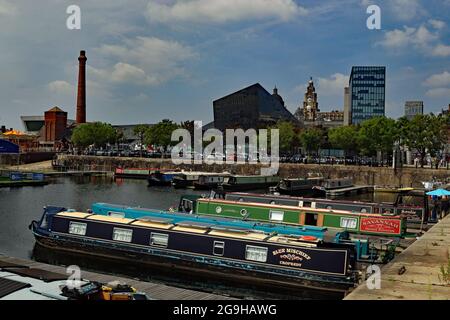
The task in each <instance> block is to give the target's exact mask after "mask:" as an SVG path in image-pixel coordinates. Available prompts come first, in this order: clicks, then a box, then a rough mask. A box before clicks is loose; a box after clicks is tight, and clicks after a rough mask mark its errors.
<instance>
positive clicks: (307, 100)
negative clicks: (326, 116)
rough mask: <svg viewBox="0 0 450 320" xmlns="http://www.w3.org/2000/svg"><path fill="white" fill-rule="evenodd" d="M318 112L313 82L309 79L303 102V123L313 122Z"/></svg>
mask: <svg viewBox="0 0 450 320" xmlns="http://www.w3.org/2000/svg"><path fill="white" fill-rule="evenodd" d="M319 111H320V110H319V103H318V102H317V93H316V88H315V87H314V82H313V80H312V77H311V78H310V80H309V82H308V87H307V89H306V92H305V97H304V100H303V119H304V120H305V121H315V120H316V119H317V113H318V112H319Z"/></svg>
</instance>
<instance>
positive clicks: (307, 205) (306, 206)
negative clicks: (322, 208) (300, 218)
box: [303, 201, 311, 208]
mask: <svg viewBox="0 0 450 320" xmlns="http://www.w3.org/2000/svg"><path fill="white" fill-rule="evenodd" d="M303 207H305V208H311V202H310V201H303Z"/></svg>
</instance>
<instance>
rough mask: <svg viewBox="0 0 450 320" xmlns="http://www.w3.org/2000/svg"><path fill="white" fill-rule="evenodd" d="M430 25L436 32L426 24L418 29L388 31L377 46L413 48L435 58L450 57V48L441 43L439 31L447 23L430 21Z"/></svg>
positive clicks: (406, 28) (407, 28)
mask: <svg viewBox="0 0 450 320" xmlns="http://www.w3.org/2000/svg"><path fill="white" fill-rule="evenodd" d="M429 23H430V24H432V25H433V27H434V28H435V30H429V29H428V28H427V27H426V26H425V25H424V24H422V25H421V26H419V27H418V28H412V27H408V26H404V27H403V29H394V30H391V31H387V32H386V33H385V34H384V38H383V40H382V41H379V42H377V43H376V45H381V46H383V47H385V48H386V49H390V50H400V49H405V48H413V49H416V50H419V51H420V52H422V53H423V54H426V55H431V56H434V57H448V56H450V46H448V45H445V44H442V43H440V33H439V30H440V29H441V28H443V27H444V26H445V23H444V22H443V21H439V20H429Z"/></svg>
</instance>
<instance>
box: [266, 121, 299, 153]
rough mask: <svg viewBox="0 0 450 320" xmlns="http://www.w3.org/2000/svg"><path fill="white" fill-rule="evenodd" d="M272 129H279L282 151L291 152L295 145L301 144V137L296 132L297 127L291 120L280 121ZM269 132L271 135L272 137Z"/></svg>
mask: <svg viewBox="0 0 450 320" xmlns="http://www.w3.org/2000/svg"><path fill="white" fill-rule="evenodd" d="M271 129H278V130H279V138H280V140H279V143H280V151H282V152H290V151H292V150H293V149H294V148H295V147H298V146H299V143H300V141H299V140H300V139H299V137H298V134H297V132H296V128H295V127H294V125H293V124H292V122H289V121H279V122H278V123H277V124H276V125H275V126H274V127H272V128H271ZM270 136H271V135H270V132H269V137H270ZM268 143H269V144H270V138H269V139H268Z"/></svg>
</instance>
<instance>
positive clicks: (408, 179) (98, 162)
mask: <svg viewBox="0 0 450 320" xmlns="http://www.w3.org/2000/svg"><path fill="white" fill-rule="evenodd" d="M58 159H59V160H60V163H64V165H66V166H68V167H71V168H77V167H80V168H81V167H86V166H91V167H92V166H94V167H95V168H96V169H97V170H102V169H103V170H108V171H113V170H114V168H116V167H123V168H159V169H169V170H179V169H182V170H186V171H207V172H223V171H227V172H230V173H232V174H246V175H253V174H259V173H260V170H261V167H262V166H261V165H259V164H256V165H250V164H222V165H217V164H214V165H206V164H195V165H194V164H192V165H187V164H184V165H175V164H173V163H172V161H171V160H170V159H147V158H122V157H96V156H73V155H58ZM308 173H320V174H322V175H323V176H324V177H326V178H344V177H350V178H352V179H353V182H354V183H355V184H356V185H377V186H392V187H400V186H402V187H422V184H421V182H422V181H430V180H432V179H436V180H439V181H444V180H446V179H448V178H449V177H450V170H446V169H438V170H436V169H430V168H411V167H406V168H401V169H396V170H394V169H392V168H387V167H366V166H343V165H318V164H306V165H305V164H290V163H281V164H280V168H279V171H278V174H279V176H280V177H283V178H295V177H305V176H306V175H307V174H308Z"/></svg>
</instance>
